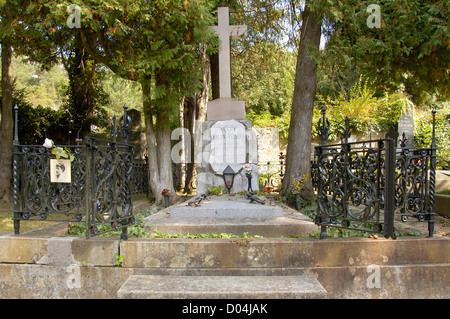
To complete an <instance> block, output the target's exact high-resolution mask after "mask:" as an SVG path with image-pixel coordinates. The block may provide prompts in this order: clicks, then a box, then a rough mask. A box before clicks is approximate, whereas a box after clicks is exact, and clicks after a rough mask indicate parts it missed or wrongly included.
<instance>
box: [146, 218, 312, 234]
mask: <svg viewBox="0 0 450 319" xmlns="http://www.w3.org/2000/svg"><path fill="white" fill-rule="evenodd" d="M146 222H147V223H146V228H147V231H149V232H155V231H156V230H158V231H159V232H161V233H164V234H182V235H186V234H207V233H212V234H221V233H227V234H230V233H231V234H233V235H237V236H241V235H243V234H244V233H248V235H250V236H256V235H258V236H262V237H264V238H267V237H269V238H276V237H308V236H309V235H310V234H312V233H315V232H317V230H318V227H317V225H315V224H314V223H313V222H312V221H309V220H302V219H295V218H288V217H277V218H270V219H262V218H233V219H202V220H193V219H176V220H174V219H168V218H167V217H165V216H162V218H158V216H154V215H153V216H150V218H147V219H146Z"/></svg>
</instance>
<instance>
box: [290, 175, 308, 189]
mask: <svg viewBox="0 0 450 319" xmlns="http://www.w3.org/2000/svg"><path fill="white" fill-rule="evenodd" d="M308 175H309V174H304V175H303V176H302V177H301V178H300V177H298V178H297V177H294V178H292V193H293V194H300V191H301V190H302V188H303V186H304V185H305V183H306V180H307V179H308Z"/></svg>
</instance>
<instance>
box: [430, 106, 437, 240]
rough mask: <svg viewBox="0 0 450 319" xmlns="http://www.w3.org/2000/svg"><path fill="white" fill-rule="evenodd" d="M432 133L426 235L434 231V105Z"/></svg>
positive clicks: (431, 234)
mask: <svg viewBox="0 0 450 319" xmlns="http://www.w3.org/2000/svg"><path fill="white" fill-rule="evenodd" d="M432 114H433V135H432V138H431V150H430V151H431V155H430V157H431V158H430V184H429V185H430V186H429V196H430V200H429V203H430V206H429V218H428V237H433V233H434V215H435V211H434V205H435V198H434V196H435V185H436V136H435V124H436V107H434V108H433V111H432Z"/></svg>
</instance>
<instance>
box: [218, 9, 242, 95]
mask: <svg viewBox="0 0 450 319" xmlns="http://www.w3.org/2000/svg"><path fill="white" fill-rule="evenodd" d="M218 10H219V11H218V15H219V19H218V20H219V21H218V25H217V26H211V27H210V28H212V29H213V30H214V31H215V32H216V33H217V34H218V36H219V39H220V41H221V45H220V47H219V92H220V98H231V68H230V37H231V38H239V36H240V35H243V34H244V33H246V32H247V26H246V25H230V23H229V10H228V7H219V8H218Z"/></svg>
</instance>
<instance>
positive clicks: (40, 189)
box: [13, 106, 148, 239]
mask: <svg viewBox="0 0 450 319" xmlns="http://www.w3.org/2000/svg"><path fill="white" fill-rule="evenodd" d="M17 113H18V112H17V107H16V109H15V132H14V143H13V148H14V152H13V201H14V209H13V220H14V233H15V234H16V235H19V233H20V222H21V221H30V220H34V221H67V222H72V221H73V222H79V221H82V220H83V219H84V220H85V221H86V224H87V231H86V237H88V238H89V237H91V236H95V235H98V234H101V233H104V232H106V231H113V230H117V229H123V231H122V238H125V239H126V237H127V232H126V227H127V226H128V225H130V224H132V223H133V222H134V218H133V216H132V198H133V196H134V195H135V194H138V193H147V192H148V178H147V177H148V165H147V161H146V160H139V159H135V158H134V148H133V147H132V146H131V145H129V144H127V142H128V137H129V128H130V121H131V119H130V117H129V116H128V115H127V108H126V106H125V107H124V115H123V116H122V117H120V119H119V125H116V123H115V122H116V119H115V116H114V117H113V121H112V124H113V126H112V131H111V137H110V139H108V140H102V139H99V138H93V137H89V138H88V140H87V143H85V144H81V140H80V139H79V138H78V139H77V141H78V144H77V145H62V146H54V145H53V146H52V147H51V148H47V147H44V146H42V145H20V143H19V136H18V117H17ZM117 137H120V138H121V141H123V142H122V143H119V142H117ZM58 147H59V148H61V149H63V150H64V151H65V152H66V154H68V155H69V154H70V158H67V159H62V158H59V159H58V158H56V156H55V154H53V153H52V149H55V148H58ZM104 225H108V227H103V226H104Z"/></svg>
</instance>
